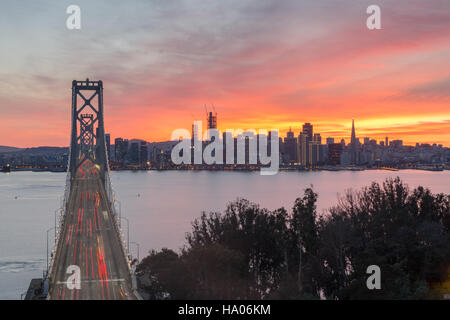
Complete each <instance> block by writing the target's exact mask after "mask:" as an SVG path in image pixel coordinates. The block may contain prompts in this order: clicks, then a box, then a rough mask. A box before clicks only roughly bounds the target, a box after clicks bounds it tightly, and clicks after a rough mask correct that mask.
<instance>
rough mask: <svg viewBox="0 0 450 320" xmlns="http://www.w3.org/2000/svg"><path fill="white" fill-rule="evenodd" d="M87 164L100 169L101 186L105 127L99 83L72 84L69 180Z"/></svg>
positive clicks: (87, 80)
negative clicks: (89, 163)
mask: <svg viewBox="0 0 450 320" xmlns="http://www.w3.org/2000/svg"><path fill="white" fill-rule="evenodd" d="M87 160H91V161H92V162H93V163H94V164H96V165H98V166H100V174H101V177H102V181H103V184H105V172H107V171H108V157H107V153H106V141H105V127H104V121H103V83H102V81H89V79H86V81H77V80H73V82H72V132H71V143H70V158H69V168H68V171H69V172H70V174H71V177H74V176H75V172H76V171H77V169H78V168H79V167H80V166H81V165H82V164H83V163H84V162H85V161H87Z"/></svg>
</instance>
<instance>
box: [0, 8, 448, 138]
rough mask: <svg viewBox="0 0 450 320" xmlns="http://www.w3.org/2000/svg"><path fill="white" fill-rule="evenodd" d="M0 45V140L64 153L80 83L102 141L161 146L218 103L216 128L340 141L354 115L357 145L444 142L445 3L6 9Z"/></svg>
mask: <svg viewBox="0 0 450 320" xmlns="http://www.w3.org/2000/svg"><path fill="white" fill-rule="evenodd" d="M70 4H77V5H79V6H80V7H81V24H82V29H81V30H68V29H67V28H66V25H65V22H66V19H67V17H68V15H67V14H66V8H67V6H69V5H70ZM371 4H377V5H379V6H380V7H381V12H382V17H381V18H382V30H373V31H371V30H368V29H367V27H366V19H367V17H368V15H367V14H366V8H367V7H368V6H369V5H371ZM0 46H1V50H0V81H1V82H0V112H1V125H0V145H7V146H16V147H31V146H42V145H51V146H67V145H68V144H69V133H70V132H69V131H70V126H69V125H70V116H71V114H70V107H71V83H72V80H73V79H77V80H84V79H86V78H89V79H91V80H103V82H104V88H105V89H104V104H105V126H106V131H107V132H110V133H111V137H112V139H114V138H116V137H118V136H121V137H125V138H129V139H132V138H140V139H145V140H147V141H150V142H151V141H164V140H169V138H170V134H171V133H172V131H173V130H174V129H177V128H186V129H190V127H191V125H192V122H193V121H194V120H203V121H204V120H205V109H204V105H205V104H206V105H208V106H210V105H212V104H214V106H215V109H216V111H217V112H218V123H219V129H221V130H225V129H238V128H241V129H244V130H245V129H250V128H251V129H280V131H281V134H282V136H284V134H285V132H286V131H287V130H288V129H289V127H292V130H294V131H295V132H296V135H297V134H298V132H299V131H300V128H301V125H302V124H303V123H304V122H311V123H312V124H313V125H314V130H315V132H320V133H321V134H322V137H323V138H326V137H329V136H330V137H335V138H336V139H340V138H345V139H347V141H348V139H349V137H350V133H351V132H350V129H351V120H352V119H355V123H356V130H357V131H356V133H357V136H358V137H359V138H360V139H362V138H363V137H365V136H368V137H371V138H373V139H377V140H381V139H384V137H385V136H389V138H390V139H403V140H404V141H405V143H406V144H413V143H415V142H416V141H417V142H427V143H442V144H444V145H445V146H448V147H450V1H448V0H442V1H440V0H427V1H423V0H390V1H382V0H370V1H366V0H358V1H353V0H352V1H350V0H346V1H344V0H320V1H312V0H216V1H213V0H211V1H205V0H153V1H149V0H142V1H126V2H125V1H81V0H76V1H75V0H70V1H50V0H48V1H43V0H42V1H8V2H6V1H2V3H1V9H0Z"/></svg>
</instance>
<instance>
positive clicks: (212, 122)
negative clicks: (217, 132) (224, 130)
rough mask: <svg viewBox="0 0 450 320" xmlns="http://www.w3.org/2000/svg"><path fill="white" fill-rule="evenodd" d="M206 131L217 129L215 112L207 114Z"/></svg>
mask: <svg viewBox="0 0 450 320" xmlns="http://www.w3.org/2000/svg"><path fill="white" fill-rule="evenodd" d="M206 123H207V129H217V112H215V111H214V112H212V111H210V112H207V119H206Z"/></svg>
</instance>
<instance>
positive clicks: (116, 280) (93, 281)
mask: <svg viewBox="0 0 450 320" xmlns="http://www.w3.org/2000/svg"><path fill="white" fill-rule="evenodd" d="M95 282H100V283H101V282H126V280H125V279H123V278H120V279H108V280H81V281H80V283H95ZM56 284H57V285H66V284H67V281H57V282H56ZM75 290H77V289H75Z"/></svg>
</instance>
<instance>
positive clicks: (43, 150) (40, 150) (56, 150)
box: [0, 146, 69, 155]
mask: <svg viewBox="0 0 450 320" xmlns="http://www.w3.org/2000/svg"><path fill="white" fill-rule="evenodd" d="M68 152H69V148H68V147H33V148H16V147H7V146H0V153H18V154H26V155H43V154H64V153H68Z"/></svg>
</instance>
